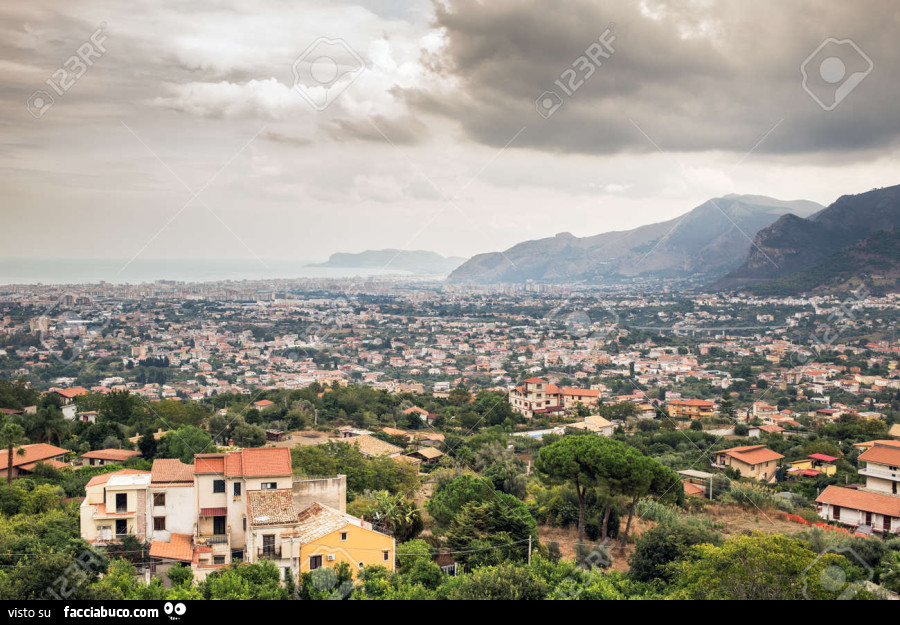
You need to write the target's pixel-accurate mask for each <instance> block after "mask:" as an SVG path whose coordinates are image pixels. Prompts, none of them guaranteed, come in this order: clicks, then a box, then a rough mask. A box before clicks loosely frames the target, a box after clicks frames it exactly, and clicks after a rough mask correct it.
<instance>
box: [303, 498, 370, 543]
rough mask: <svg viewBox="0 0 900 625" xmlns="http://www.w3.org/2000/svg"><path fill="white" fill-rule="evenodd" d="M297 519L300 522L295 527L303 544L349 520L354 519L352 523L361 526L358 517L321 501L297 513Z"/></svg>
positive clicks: (342, 525) (335, 529) (336, 529)
mask: <svg viewBox="0 0 900 625" xmlns="http://www.w3.org/2000/svg"><path fill="white" fill-rule="evenodd" d="M297 520H298V522H299V523H300V524H299V526H298V527H297V536H298V537H299V538H300V542H301V543H303V544H307V543H311V542H315V541H316V540H318V539H319V538H322V537H323V536H327V535H328V534H331V533H332V532H336V531H338V530H339V529H342V528H344V527H347V526H348V525H350V524H351V521H354V523H353V525H358V526H360V527H363V522H362V521H361V520H360V519H357V518H356V517H352V516H350V515H349V514H344V513H342V512H340V511H339V510H335V509H334V508H332V507H331V506H326V505H325V504H321V503H314V504H311V505H310V506H309V507H307V508H306V509H304V510H303V511H302V512H301V513H300V514H299V515H297Z"/></svg>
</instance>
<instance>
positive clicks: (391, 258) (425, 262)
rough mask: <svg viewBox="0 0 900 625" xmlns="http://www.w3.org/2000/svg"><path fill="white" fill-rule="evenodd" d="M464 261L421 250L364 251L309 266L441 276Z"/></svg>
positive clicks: (343, 253)
mask: <svg viewBox="0 0 900 625" xmlns="http://www.w3.org/2000/svg"><path fill="white" fill-rule="evenodd" d="M465 260H466V259H465V258H459V257H455V256H451V257H444V256H441V255H440V254H436V253H434V252H426V251H422V250H391V249H386V250H367V251H365V252H360V253H358V254H351V253H346V252H338V253H336V254H332V255H331V256H330V257H329V258H328V260H327V261H326V262H324V263H319V264H315V265H311V266H312V267H330V268H341V269H397V270H398V271H409V272H412V273H419V274H433V275H444V274H448V273H450V272H451V271H453V270H454V269H455V268H457V267H459V265H460V264H462V263H463V262H465Z"/></svg>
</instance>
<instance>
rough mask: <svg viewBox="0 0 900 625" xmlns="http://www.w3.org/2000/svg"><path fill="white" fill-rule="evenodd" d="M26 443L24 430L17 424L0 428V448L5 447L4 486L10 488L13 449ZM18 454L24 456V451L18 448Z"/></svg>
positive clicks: (8, 424)
mask: <svg viewBox="0 0 900 625" xmlns="http://www.w3.org/2000/svg"><path fill="white" fill-rule="evenodd" d="M27 442H28V439H27V438H25V430H23V429H22V426H21V425H18V424H17V423H6V425H4V426H3V427H2V428H0V447H6V453H7V456H6V485H7V486H12V474H13V448H14V447H17V446H19V445H24V444H25V443H27ZM18 454H19V455H20V456H24V455H25V450H24V449H22V448H21V447H19V451H18Z"/></svg>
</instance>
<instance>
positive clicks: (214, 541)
mask: <svg viewBox="0 0 900 625" xmlns="http://www.w3.org/2000/svg"><path fill="white" fill-rule="evenodd" d="M197 538H198V541H199V542H202V543H203V544H205V545H225V544H227V543H228V535H227V534H214V535H212V536H203V535H200V536H198V537H197Z"/></svg>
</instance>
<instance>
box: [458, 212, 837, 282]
mask: <svg viewBox="0 0 900 625" xmlns="http://www.w3.org/2000/svg"><path fill="white" fill-rule="evenodd" d="M821 208H822V207H821V206H820V205H819V204H816V203H815V202H808V201H805V200H799V201H792V202H786V201H782V200H776V199H773V198H768V197H763V196H756V195H728V196H725V197H722V198H716V199H712V200H709V201H707V202H705V203H704V204H701V205H700V206H698V207H696V208H695V209H693V210H692V211H690V212H689V213H686V214H685V215H682V216H680V217H677V218H675V219H671V220H669V221H665V222H661V223H655V224H649V225H646V226H641V227H639V228H635V229H633V230H627V231H621V232H607V233H604V234H599V235H595V236H591V237H584V238H579V237H576V236H573V235H572V234H569V233H562V234H558V235H556V236H555V237H550V238H546V239H538V240H535V241H526V242H524V243H519V244H517V245H515V246H513V247H511V248H509V249H508V250H506V251H505V252H502V253H500V252H491V253H487V254H478V255H476V256H474V257H472V258H471V259H469V260H468V261H467V262H465V263H464V264H463V265H462V266H460V267H459V268H457V269H456V270H455V271H453V273H451V274H450V277H449V278H448V280H449V281H450V282H454V283H462V284H502V283H516V282H524V281H527V280H534V281H538V282H559V283H565V282H580V281H583V282H590V283H602V282H614V281H618V280H622V279H628V278H633V277H647V276H652V277H660V278H687V277H696V276H707V277H708V278H709V279H710V280H712V279H716V278H718V277H721V276H723V275H725V274H726V273H728V272H729V271H731V270H732V269H734V268H736V267H738V266H739V265H740V263H741V261H742V260H743V258H744V257H745V256H746V254H747V252H748V250H749V249H750V237H752V236H753V235H754V234H755V233H756V232H758V231H759V230H761V229H762V228H765V227H766V226H769V225H771V224H772V223H773V222H775V221H776V220H777V219H778V218H779V217H781V216H783V215H787V214H790V213H794V214H797V215H801V216H809V215H812V214H814V213H815V212H817V211H819V210H820V209H821Z"/></svg>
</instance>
